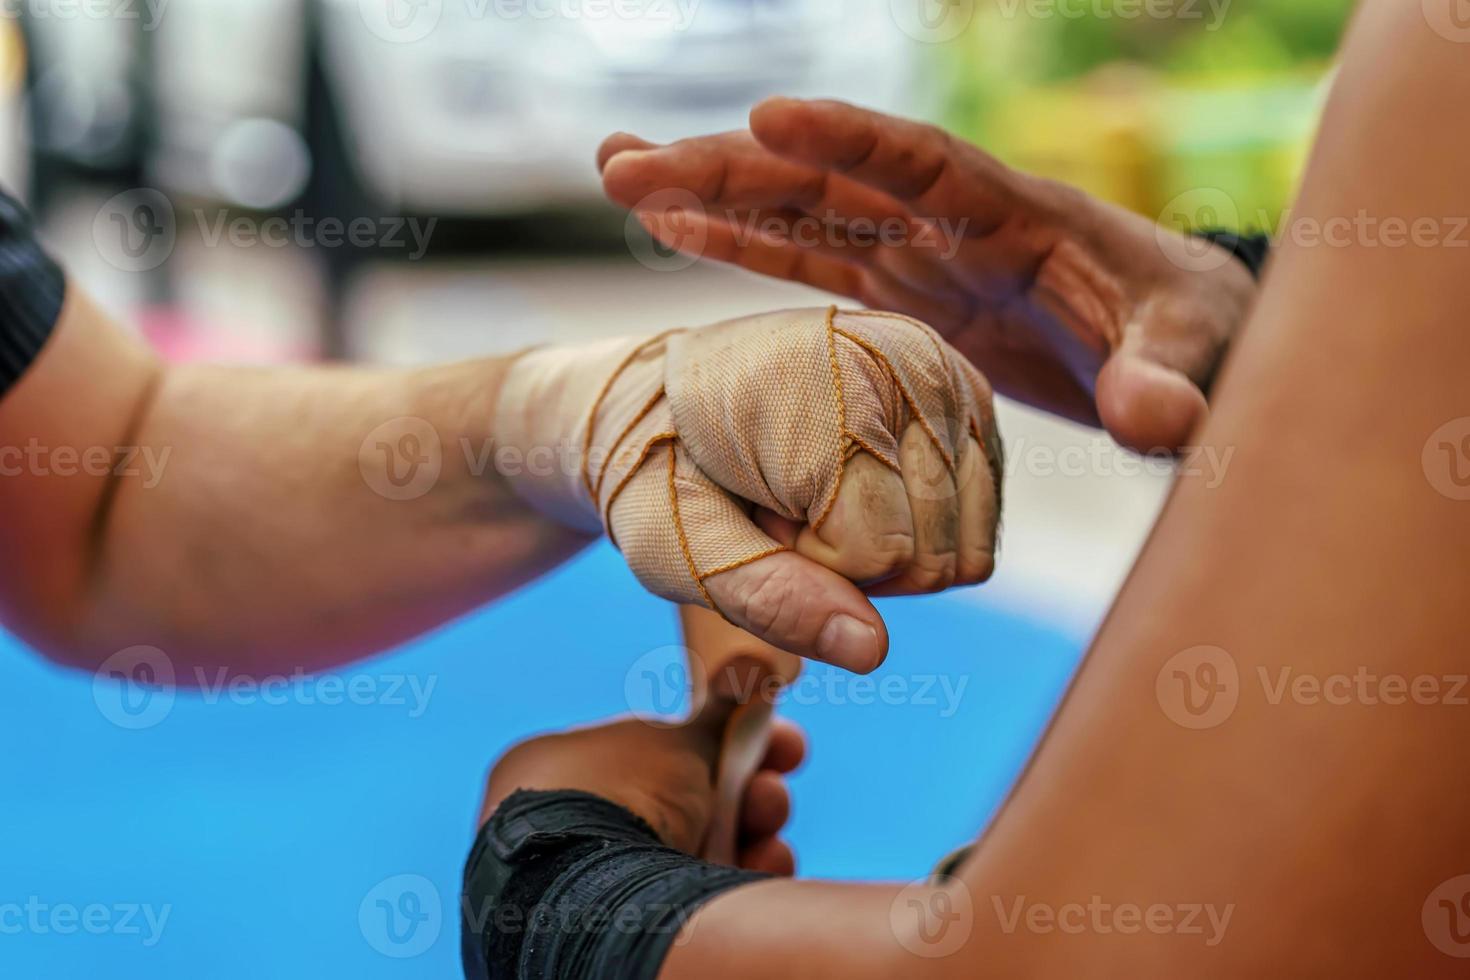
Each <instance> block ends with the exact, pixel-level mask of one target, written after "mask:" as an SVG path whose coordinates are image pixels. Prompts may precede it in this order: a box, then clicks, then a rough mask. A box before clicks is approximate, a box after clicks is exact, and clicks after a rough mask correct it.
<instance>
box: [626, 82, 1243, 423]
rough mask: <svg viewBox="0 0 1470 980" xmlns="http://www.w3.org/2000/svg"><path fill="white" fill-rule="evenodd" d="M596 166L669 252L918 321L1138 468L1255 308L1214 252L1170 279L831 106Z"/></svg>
mask: <svg viewBox="0 0 1470 980" xmlns="http://www.w3.org/2000/svg"><path fill="white" fill-rule="evenodd" d="M598 164H599V167H600V168H601V170H602V175H603V184H604V187H605V189H606V191H607V194H608V196H609V197H610V198H612V200H614V201H616V202H617V203H619V204H621V205H623V206H625V207H628V208H631V209H634V210H635V211H636V212H638V213H639V215H640V218H641V220H643V222H644V224H645V226H646V227H648V228H649V230H650V232H651V233H652V234H654V235H655V237H657V238H659V239H660V240H661V241H662V242H663V243H664V244H665V245H667V246H669V247H671V248H679V249H683V250H686V251H692V252H694V253H697V254H699V255H701V256H703V257H706V258H710V259H716V260H720V261H725V262H733V263H736V264H739V265H741V266H743V267H745V268H748V269H751V270H754V271H756V272H760V273H763V274H766V275H771V276H775V277H778V278H783V279H790V280H793V281H796V282H802V283H806V284H808V285H811V286H814V287H817V288H819V289H822V290H825V291H827V292H831V293H836V294H839V295H844V296H850V297H853V298H855V299H857V300H859V301H860V302H862V303H864V304H866V305H868V306H870V307H872V308H875V309H887V310H895V311H899V312H903V313H907V314H909V315H911V316H914V317H916V318H918V319H920V320H923V321H925V322H926V323H929V324H931V325H932V326H934V327H935V328H936V329H938V330H939V331H940V332H941V333H942V334H943V335H944V337H945V338H946V339H947V340H948V341H949V342H950V343H952V344H953V345H954V346H955V347H957V348H958V349H959V350H960V351H961V352H962V353H964V354H965V355H966V356H967V357H968V358H970V360H971V361H972V362H973V363H974V364H975V365H976V366H977V367H978V368H980V369H981V370H982V371H984V372H985V374H986V375H987V377H989V378H990V380H991V382H992V383H993V384H994V386H995V388H996V390H997V391H998V392H1000V393H1001V394H1005V395H1008V396H1010V397H1013V398H1016V399H1017V400H1019V401H1023V402H1026V403H1027V404H1030V405H1033V406H1036V407H1038V408H1042V409H1045V410H1048V411H1051V412H1054V413H1056V414H1059V415H1062V416H1065V417H1067V418H1070V419H1073V420H1077V421H1081V422H1086V423H1089V424H1102V425H1103V426H1105V427H1106V428H1107V430H1108V431H1109V432H1110V433H1111V434H1112V435H1113V436H1114V437H1115V438H1116V439H1117V440H1118V441H1119V442H1120V443H1122V444H1123V445H1125V446H1129V447H1131V448H1134V449H1137V450H1140V451H1145V452H1147V451H1157V450H1164V451H1172V450H1177V449H1179V448H1181V447H1182V446H1183V445H1184V443H1185V442H1186V441H1187V439H1188V438H1189V434H1190V433H1191V432H1192V431H1193V430H1194V429H1195V427H1196V426H1197V425H1198V424H1199V423H1200V422H1202V421H1203V419H1204V417H1205V415H1206V414H1207V403H1206V399H1205V393H1206V392H1208V391H1209V389H1210V386H1211V384H1212V382H1213V380H1214V376H1215V373H1216V370H1217V368H1218V366H1219V363H1220V359H1221V357H1222V355H1223V353H1224V351H1225V349H1226V347H1227V346H1228V344H1229V341H1230V339H1231V337H1232V336H1233V335H1234V333H1235V331H1236V329H1237V328H1238V327H1239V326H1240V325H1241V324H1242V323H1243V322H1244V320H1245V317H1246V315H1247V313H1248V312H1249V309H1250V306H1251V303H1252V301H1253V299H1254V296H1255V292H1256V290H1255V284H1254V282H1253V281H1252V279H1251V277H1250V275H1249V273H1248V272H1247V271H1246V270H1245V269H1244V268H1243V267H1242V266H1240V265H1239V263H1236V262H1234V261H1232V260H1230V259H1229V258H1228V257H1227V256H1224V255H1223V253H1222V254H1221V255H1220V256H1218V258H1219V259H1220V261H1218V262H1214V261H1211V262H1206V263H1200V264H1199V265H1191V264H1190V263H1181V262H1180V261H1178V259H1179V256H1180V255H1181V254H1184V252H1185V239H1184V238H1183V237H1182V236H1179V235H1177V234H1176V233H1174V232H1171V231H1167V230H1163V229H1161V228H1159V227H1157V226H1156V225H1155V224H1154V223H1153V222H1150V221H1148V220H1146V219H1144V218H1142V217H1139V216H1137V215H1134V214H1131V213H1129V212H1127V211H1124V210H1122V209H1120V208H1115V207H1112V206H1109V205H1107V204H1104V203H1102V202H1100V201H1097V200H1094V199H1092V198H1090V197H1088V196H1087V195H1085V194H1083V193H1081V192H1080V191H1077V190H1075V189H1073V188H1069V187H1066V186H1064V185H1060V184H1057V183H1054V182H1050V181H1044V180H1039V179H1036V178H1033V177H1029V176H1027V175H1024V174H1021V173H1018V172H1016V171H1014V170H1011V169H1009V168H1007V167H1005V166H1004V165H1003V164H1001V163H1000V162H999V161H997V160H995V159H994V158H993V157H991V156H989V155H988V154H986V153H985V152H983V151H982V150H980V149H978V148H977V147H975V146H972V145H970V144H968V143H965V142H962V141H960V140H957V139H955V138H954V137H952V136H950V135H948V134H947V133H945V132H944V131H943V130H940V129H937V128H934V127H932V126H926V125H923V124H920V123H915V122H911V121H908V120H904V119H898V118H894V117H891V116H885V115H882V114H879V113H875V112H869V111H867V110H864V109H860V108H857V107H855V106H851V105H848V104H845V103H841V102H829V101H800V100H794V99H780V98H778V99H771V100H768V101H767V102H764V103H762V104H761V105H759V106H757V107H756V108H755V109H754V111H752V113H751V116H750V130H749V131H748V132H734V133H725V134H720V135H715V136H706V137H697V138H694V139H688V140H682V141H680V142H677V143H673V144H670V145H668V146H662V147H661V146H656V145H654V144H651V143H648V142H646V141H644V140H642V139H640V138H638V137H636V136H632V135H628V134H617V135H615V136H612V137H610V138H609V139H608V140H607V141H606V142H605V143H604V144H603V146H602V148H601V150H600V151H599V154H598ZM694 208H698V209H699V210H697V211H696V210H694ZM813 219H814V220H815V221H816V222H817V223H818V224H820V226H821V231H820V233H819V234H816V235H812V234H811V233H810V227H811V226H810V222H811V221H812V220H813ZM803 220H806V221H807V222H808V224H807V225H806V226H805V228H806V229H807V233H806V234H804V235H802V234H796V233H794V230H795V229H798V228H802V227H803V226H802V225H801V222H802V221H803ZM860 226H861V227H865V228H868V229H872V228H874V227H877V228H884V229H891V230H897V229H901V234H900V235H897V236H894V238H892V239H891V238H888V237H882V238H878V239H877V240H874V236H873V235H872V233H871V232H869V233H868V234H867V235H866V236H858V235H855V234H853V232H854V231H855V230H856V229H858V228H859V227H860ZM1211 247H1212V248H1213V246H1211ZM1200 265H1204V266H1209V269H1208V270H1207V271H1191V270H1192V269H1198V268H1199V267H1200ZM1186 266H1190V267H1189V268H1187V267H1186Z"/></svg>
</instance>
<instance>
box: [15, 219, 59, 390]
mask: <svg viewBox="0 0 1470 980" xmlns="http://www.w3.org/2000/svg"><path fill="white" fill-rule="evenodd" d="M65 296H66V277H65V276H64V275H63V274H62V272H61V267H60V266H58V265H57V264H56V263H55V262H53V261H52V260H51V257H50V256H49V255H47V254H46V252H45V250H44V249H42V248H41V243H40V242H39V241H37V239H36V235H35V232H34V231H33V230H32V228H31V222H30V218H29V216H28V215H27V214H26V212H25V209H24V208H23V207H21V206H20V203H19V202H18V201H16V200H15V198H13V197H11V196H10V195H8V194H6V193H5V192H4V191H0V397H4V396H5V393H6V392H8V391H9V390H10V389H11V387H12V386H14V384H15V383H16V381H18V380H20V376H21V375H23V374H25V372H26V370H27V369H28V368H29V367H30V366H31V364H32V362H34V361H35V359H36V357H37V356H38V355H39V354H40V353H41V348H42V347H44V346H45V345H46V341H47V339H49V338H50V336H51V331H52V329H53V328H54V327H55V326H56V321H57V319H58V318H59V317H60V316H61V304H62V301H63V300H64V299H65Z"/></svg>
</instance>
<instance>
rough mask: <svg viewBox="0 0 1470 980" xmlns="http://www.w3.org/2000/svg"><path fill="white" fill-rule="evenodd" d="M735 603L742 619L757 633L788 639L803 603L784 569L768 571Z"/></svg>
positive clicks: (797, 620) (798, 617) (798, 618)
mask: <svg viewBox="0 0 1470 980" xmlns="http://www.w3.org/2000/svg"><path fill="white" fill-rule="evenodd" d="M738 601H739V606H740V615H741V618H742V619H743V620H744V621H745V622H746V623H747V624H749V625H750V626H751V627H752V628H754V629H755V630H756V632H758V633H763V634H768V635H769V634H776V635H787V634H788V633H789V632H790V631H791V630H792V629H793V628H794V627H795V625H796V624H797V623H798V622H799V621H800V618H801V612H800V608H799V607H800V606H801V604H802V603H801V601H800V599H799V597H798V596H797V594H796V590H795V589H793V588H792V581H791V575H790V573H789V572H788V571H786V570H785V569H783V568H773V569H771V570H770V572H769V574H767V575H766V576H765V577H764V578H762V579H761V580H760V581H759V582H758V583H757V584H756V585H755V587H754V588H752V589H751V590H750V591H748V592H745V593H744V594H743V595H741V596H740V598H739V600H738Z"/></svg>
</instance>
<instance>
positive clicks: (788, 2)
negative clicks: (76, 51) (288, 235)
mask: <svg viewBox="0 0 1470 980" xmlns="http://www.w3.org/2000/svg"><path fill="white" fill-rule="evenodd" d="M887 8H888V4H887V2H886V0H172V2H171V3H170V5H169V7H168V9H167V13H166V15H165V16H164V17H163V18H162V19H161V22H160V24H159V27H158V31H157V33H158V37H157V40H156V43H155V44H154V45H153V51H152V61H153V77H154V79H155V85H156V96H155V99H156V102H157V108H158V110H159V117H158V128H157V134H156V136H157V143H156V157H155V161H154V167H153V168H152V169H153V170H154V171H155V172H157V173H158V174H159V176H160V179H161V180H162V181H163V182H164V183H165V184H166V185H167V186H169V187H171V188H174V189H177V190H180V191H185V192H188V193H191V194H195V195H198V196H202V197H208V198H212V199H217V200H222V201H229V202H234V203H239V204H245V205H249V206H252V207H260V208H271V207H276V206H279V205H281V204H283V203H285V202H287V201H289V200H291V199H292V198H293V197H295V196H296V194H298V193H299V192H300V191H301V189H302V187H303V186H304V185H305V182H306V180H307V175H308V172H309V168H310V166H311V165H312V164H313V162H314V161H312V160H311V156H312V154H311V153H310V152H309V149H310V148H312V147H317V146H319V143H320V133H313V132H308V131H307V130H308V128H309V127H315V126H319V123H312V122H310V121H309V120H308V119H307V112H306V109H305V92H306V88H307V77H306V76H307V74H308V73H307V72H306V71H305V70H304V66H305V64H306V63H307V61H308V58H315V59H319V64H320V65H321V66H322V75H323V76H324V79H325V91H326V98H325V101H326V104H327V106H328V113H329V114H330V115H331V116H332V117H333V125H332V126H331V127H330V129H331V130H332V136H331V138H332V140H333V141H337V142H340V143H341V144H342V145H341V146H340V147H339V148H338V149H339V152H338V153H333V154H321V153H318V154H316V155H317V156H325V157H327V159H325V160H320V161H315V162H316V163H317V165H319V166H325V167H327V168H329V169H330V168H332V167H339V166H341V164H340V161H337V162H334V161H333V160H332V159H331V158H332V157H340V158H341V159H342V160H349V161H351V166H350V167H342V169H343V171H344V172H341V173H331V174H328V175H323V176H326V177H328V178H329V179H330V180H331V181H332V182H334V183H337V182H340V183H342V184H350V185H352V190H351V193H350V194H349V195H347V196H350V197H357V196H361V197H365V198H367V199H368V200H372V201H374V202H377V203H378V205H379V206H381V207H388V208H394V209H396V210H401V211H416V212H425V213H433V214H460V215H466V216H475V215H505V214H516V213H525V212H530V211H535V210H540V209H544V208H547V207H553V206H565V205H568V204H576V203H579V202H582V201H588V200H593V199H596V198H597V197H598V193H597V186H596V175H595V173H594V169H593V164H592V156H593V151H594V150H595V148H596V146H597V144H598V142H599V141H600V140H601V139H602V138H603V137H604V136H605V135H606V134H607V133H609V132H611V131H613V130H616V129H628V130H634V131H637V132H639V133H641V134H643V135H646V136H648V137H649V138H652V139H663V138H673V137H677V136H683V135H689V134H692V133H702V132H712V131H718V130H722V129H729V128H736V127H740V126H743V125H744V123H745V119H746V114H747V112H748V110H749V108H750V106H751V104H752V103H754V102H756V101H758V100H759V99H761V98H762V97H764V96H766V95H769V94H774V93H784V94H792V95H816V94H825V95H840V96H842V97H844V98H848V99H854V100H858V101H862V102H865V103H867V104H871V105H875V106H879V107H885V108H890V109H894V110H902V109H905V108H910V107H911V105H910V103H911V95H910V93H911V91H912V85H911V75H912V68H913V64H912V60H913V58H912V55H913V48H914V45H913V44H912V43H911V42H908V39H907V38H906V37H905V36H904V35H903V34H902V32H901V31H899V30H897V29H895V26H894V23H893V21H892V19H891V18H890V16H889V13H888V9H887ZM318 113H320V107H318ZM346 171H350V172H346Z"/></svg>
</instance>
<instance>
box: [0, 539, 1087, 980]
mask: <svg viewBox="0 0 1470 980" xmlns="http://www.w3.org/2000/svg"><path fill="white" fill-rule="evenodd" d="M883 612H884V615H885V616H886V617H887V619H888V622H889V625H890V629H891V632H892V635H893V636H894V650H893V653H892V655H891V656H890V658H889V661H888V665H887V666H886V667H885V668H884V669H883V670H882V671H880V672H879V673H878V674H876V675H874V677H873V678H872V679H870V680H864V681H855V680H853V679H851V678H848V677H846V676H845V675H842V674H840V672H836V671H830V670H827V669H824V668H820V667H814V668H811V669H810V670H809V671H808V673H807V675H806V678H805V680H804V682H803V683H802V685H801V686H800V687H799V688H798V689H796V690H795V691H793V692H792V693H791V694H790V695H789V696H788V697H787V699H786V703H785V713H786V714H788V715H789V716H791V717H794V718H796V719H798V720H799V721H801V722H802V723H803V724H804V725H805V726H806V727H807V729H808V732H809V734H810V736H811V740H812V753H811V758H810V760H809V763H808V765H807V768H806V769H805V771H804V772H803V773H802V774H800V775H799V776H798V777H797V778H796V779H795V784H794V791H795V794H796V808H795V816H794V820H793V826H792V832H791V837H792V839H793V841H794V843H795V845H796V847H797V850H798V855H799V861H800V864H801V872H802V873H803V874H805V875H812V876H822V877H835V878H892V879H912V878H915V877H918V876H920V875H922V874H923V873H925V871H927V870H928V868H929V867H930V866H932V864H933V862H934V861H935V860H936V859H937V858H938V857H940V856H941V855H943V854H944V853H945V852H946V851H948V850H949V849H951V848H953V847H955V846H957V845H959V844H961V843H963V842H965V841H967V840H969V839H971V838H972V837H973V836H974V833H975V831H976V829H977V828H978V827H980V826H981V825H982V824H983V823H984V822H985V821H986V819H987V818H988V817H989V815H990V814H991V813H992V812H993V811H994V809H995V808H996V806H997V805H998V804H999V803H1000V802H1001V800H1002V798H1003V796H1004V794H1005V792H1006V790H1007V789H1008V788H1009V786H1010V784H1011V782H1012V781H1013V779H1014V778H1015V776H1016V774H1017V773H1018V772H1019V769H1020V767H1021V765H1022V764H1023V763H1024V761H1025V759H1026V756H1027V754H1028V753H1029V751H1030V749H1031V747H1032V744H1033V742H1034V740H1035V739H1036V737H1037V736H1038V734H1039V732H1040V730H1041V727H1042V726H1043V725H1044V724H1045V722H1046V720H1047V718H1048V716H1049V714H1050V712H1051V711H1052V709H1053V707H1054V705H1055V704H1056V701H1057V699H1058V698H1059V696H1060V695H1061V693H1062V690H1063V688H1064V686H1065V684H1066V682H1067V680H1068V679H1069V678H1070V676H1071V674H1072V671H1073V669H1074V668H1075V666H1076V663H1077V660H1078V657H1079V654H1080V652H1081V649H1082V645H1083V640H1082V638H1080V637H1077V636H1074V635H1067V634H1066V633H1064V632H1061V631H1057V630H1054V629H1051V628H1048V627H1047V626H1045V625H1043V624H1039V623H1035V622H1031V621H1028V620H1027V619H1026V618H1024V617H1022V616H1018V615H1017V614H1016V613H1015V611H1013V610H1006V609H1001V608H992V607H991V606H989V605H987V603H986V600H985V593H984V591H983V590H982V591H981V592H979V593H971V594H969V595H966V596H950V597H935V598H925V599H909V600H901V601H889V602H886V603H884V604H883ZM675 643H677V632H676V623H675V617H674V615H673V612H672V610H671V608H670V607H669V606H667V604H665V603H663V602H661V601H659V600H656V599H653V598H651V597H649V596H647V595H645V594H643V593H642V592H641V591H640V590H639V588H638V586H637V584H636V583H635V582H634V581H633V580H632V578H631V576H630V575H629V574H628V573H627V571H626V570H625V569H624V568H623V567H622V565H621V562H620V561H619V559H618V557H617V556H616V555H615V554H614V553H613V552H612V551H611V550H610V549H608V548H606V547H599V548H597V549H594V550H592V551H590V552H588V553H587V554H585V555H584V556H582V557H581V558H579V559H578V560H577V561H575V562H573V563H571V564H569V565H568V566H566V567H565V568H563V569H562V570H560V571H559V572H558V573H556V574H555V575H553V576H551V577H549V578H547V579H544V580H543V581H541V582H539V583H537V584H536V585H535V586H533V587H531V588H528V589H526V590H524V591H522V592H520V593H518V594H517V595H515V596H513V597H511V598H509V599H507V600H505V601H502V602H501V603H499V604H497V605H495V606H493V607H490V608H488V609H486V610H484V611H481V612H479V613H476V614H474V615H472V616H469V617H466V618H465V619H463V620H461V621H459V622H457V623H455V624H453V625H451V626H449V627H447V628H445V629H442V630H440V631H438V632H436V633H434V634H433V635H431V636H428V637H425V638H423V639H421V640H419V641H417V642H415V643H412V644H409V645H407V646H405V647H403V648H401V649H399V650H397V651H394V652H393V653H391V654H388V655H385V656H382V657H379V658H376V659H374V660H373V661H370V662H368V663H367V664H363V665H359V666H358V667H357V668H354V669H353V670H351V671H343V672H341V673H340V674H338V675H335V676H333V677H330V678H327V679H320V678H319V679H315V680H304V679H299V678H298V679H289V678H288V679H287V683H282V684H277V685H274V686H268V687H267V688H265V689H263V690H256V691H252V690H248V689H247V690H239V691H236V692H234V693H233V694H232V693H230V692H228V691H215V692H213V693H208V692H207V693H206V694H203V695H201V694H198V693H192V692H191V693H180V694H179V695H177V696H176V697H172V696H168V695H157V694H155V695H154V698H155V700H154V701H152V702H151V703H148V702H141V701H138V700H136V699H135V700H133V701H128V702H119V700H118V694H119V690H118V689H117V688H116V686H115V685H112V684H110V683H109V682H102V683H101V684H100V685H94V681H93V678H92V676H91V675H88V674H80V673H69V672H66V671H62V670H60V669H58V668H55V667H53V666H51V665H49V664H47V663H46V662H44V661H43V660H41V659H40V658H39V657H37V656H36V655H35V654H33V653H31V652H30V651H29V650H27V649H25V647H23V646H22V645H21V644H19V643H18V642H16V641H14V640H12V639H10V638H8V637H5V636H4V635H0V736H3V740H4V750H3V755H0V779H3V784H4V786H5V805H4V806H3V807H0V839H3V841H4V843H3V845H0V977H5V978H7V980H18V978H30V977H36V978H40V977H45V978H53V980H54V978H71V977H76V978H86V980H95V978H96V977H99V976H105V977H129V978H131V977H140V978H141V977H147V978H150V980H166V978H172V977H180V978H189V980H195V978H198V977H206V976H207V977H210V978H214V980H221V978H235V977H238V978H242V980H244V978H249V980H262V978H268V977H323V976H332V977H336V976H342V977H353V978H355V980H368V978H374V977H454V976H458V974H459V967H458V953H457V944H458V927H457V905H456V901H457V892H458V881H459V872H460V866H461V862H462V860H463V857H464V854H465V850H466V848H467V845H468V843H469V840H470V836H471V823H472V821H473V819H474V815H475V810H476V807H477V805H478V802H479V798H480V791H481V788H482V781H483V776H484V773H485V771H486V768H487V766H488V765H489V763H490V762H491V760H493V759H494V758H495V757H496V756H497V755H498V754H499V753H500V752H501V751H503V750H504V749H505V748H506V747H507V746H509V745H510V744H512V743H513V742H515V741H518V740H520V739H522V738H524V737H526V736H528V735H531V734H534V733H536V732H540V731H545V730H549V729H555V728H558V727H561V726H565V725H571V724H577V723H585V722H589V721H593V720H597V719H600V718H603V717H606V716H610V715H614V714H620V713H626V712H627V711H628V710H629V708H630V707H632V708H634V709H640V710H643V709H648V708H651V707H660V708H667V707H669V706H670V705H669V704H668V702H669V701H670V699H671V698H672V697H674V696H675V695H677V693H678V686H679V684H680V679H679V677H678V673H677V667H676V663H677V661H676V660H675V659H674V658H675V653H676V651H672V650H669V649H664V648H667V647H669V646H670V645H671V644H675ZM123 693H126V692H123ZM134 693H137V692H136V691H135V692H134ZM118 722H121V724H119V723H118ZM140 725H141V726H142V727H138V726H140Z"/></svg>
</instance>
